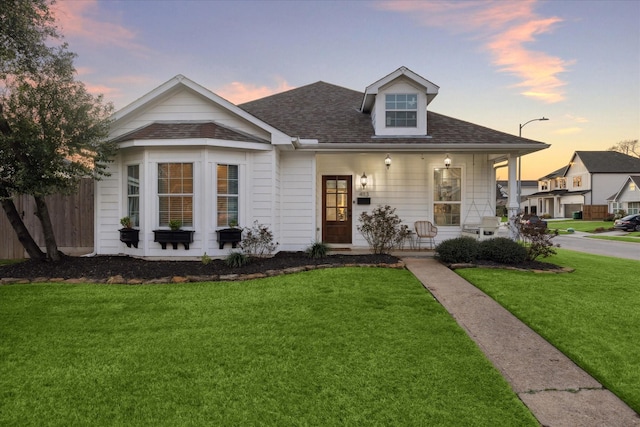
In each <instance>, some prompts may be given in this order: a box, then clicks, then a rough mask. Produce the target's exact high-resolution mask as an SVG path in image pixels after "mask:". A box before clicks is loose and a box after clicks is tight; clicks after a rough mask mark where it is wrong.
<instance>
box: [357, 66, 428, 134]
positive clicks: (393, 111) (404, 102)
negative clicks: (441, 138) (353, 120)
mask: <svg viewBox="0 0 640 427" xmlns="http://www.w3.org/2000/svg"><path fill="white" fill-rule="evenodd" d="M438 89H439V87H438V86H436V85H435V84H433V83H431V82H430V81H429V80H427V79H425V78H423V77H421V76H419V75H418V74H416V73H414V72H413V71H411V70H409V69H408V68H406V67H400V68H398V69H397V70H396V71H394V72H393V73H391V74H389V75H387V76H386V77H383V78H382V79H380V80H378V81H377V82H375V83H373V84H371V85H369V86H368V87H367V89H366V90H365V93H364V99H363V100H362V106H361V108H360V110H361V111H362V112H363V113H370V114H371V121H372V124H373V128H374V129H375V133H376V136H427V106H428V105H429V104H430V103H431V101H433V99H434V98H435V97H436V95H437V94H438Z"/></svg>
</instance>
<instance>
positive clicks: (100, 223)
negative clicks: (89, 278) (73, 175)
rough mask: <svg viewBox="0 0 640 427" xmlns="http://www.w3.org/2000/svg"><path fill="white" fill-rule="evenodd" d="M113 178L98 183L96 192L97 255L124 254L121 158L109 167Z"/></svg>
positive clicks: (118, 157) (108, 177) (95, 237)
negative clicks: (121, 231) (122, 239)
mask: <svg viewBox="0 0 640 427" xmlns="http://www.w3.org/2000/svg"><path fill="white" fill-rule="evenodd" d="M108 171H109V173H111V176H107V177H104V178H103V179H102V180H100V181H97V182H96V192H95V212H96V218H95V236H94V240H95V251H96V253H97V254H117V253H120V252H122V250H121V246H124V243H122V242H120V234H119V233H118V230H119V229H120V228H122V227H121V226H120V218H122V217H123V216H124V215H121V206H120V193H121V192H120V187H121V183H122V181H121V173H120V156H117V157H116V159H115V160H114V162H113V163H110V164H109V166H108Z"/></svg>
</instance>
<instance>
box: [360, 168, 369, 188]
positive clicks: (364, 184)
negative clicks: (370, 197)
mask: <svg viewBox="0 0 640 427" xmlns="http://www.w3.org/2000/svg"><path fill="white" fill-rule="evenodd" d="M360 185H362V189H363V190H364V189H365V188H367V174H365V173H364V172H362V176H361V177H360Z"/></svg>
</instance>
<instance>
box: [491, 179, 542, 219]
mask: <svg viewBox="0 0 640 427" xmlns="http://www.w3.org/2000/svg"><path fill="white" fill-rule="evenodd" d="M516 185H519V186H520V191H519V194H520V206H519V210H518V211H519V212H522V213H524V214H529V213H531V214H535V213H537V212H536V208H535V206H530V204H529V199H528V198H527V196H529V195H531V194H533V193H536V192H537V191H538V181H535V180H532V179H523V180H520V181H518V182H516ZM508 201H509V181H507V180H499V181H498V193H497V199H496V204H497V209H498V212H500V214H501V215H506V214H507V202H508Z"/></svg>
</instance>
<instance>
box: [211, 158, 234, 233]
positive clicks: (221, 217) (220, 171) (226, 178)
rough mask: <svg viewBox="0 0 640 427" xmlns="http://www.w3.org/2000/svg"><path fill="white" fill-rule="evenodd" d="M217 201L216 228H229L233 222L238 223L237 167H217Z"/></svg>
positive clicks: (220, 165)
mask: <svg viewBox="0 0 640 427" xmlns="http://www.w3.org/2000/svg"><path fill="white" fill-rule="evenodd" d="M216 188H217V191H218V200H217V204H216V218H217V225H218V227H225V226H229V225H230V223H231V222H232V221H233V222H235V223H236V224H237V223H238V206H239V203H238V192H239V190H238V188H239V185H238V165H222V164H219V165H218V166H217V183H216Z"/></svg>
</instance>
